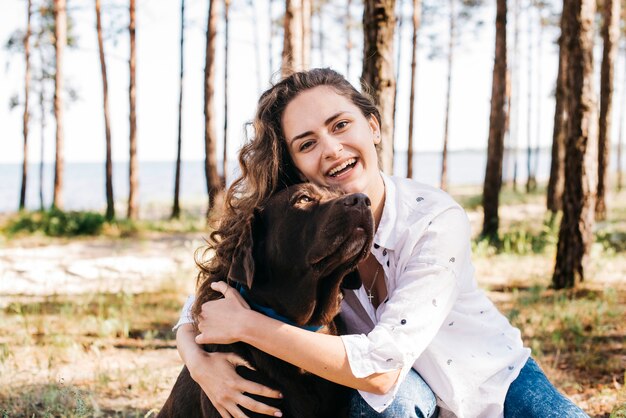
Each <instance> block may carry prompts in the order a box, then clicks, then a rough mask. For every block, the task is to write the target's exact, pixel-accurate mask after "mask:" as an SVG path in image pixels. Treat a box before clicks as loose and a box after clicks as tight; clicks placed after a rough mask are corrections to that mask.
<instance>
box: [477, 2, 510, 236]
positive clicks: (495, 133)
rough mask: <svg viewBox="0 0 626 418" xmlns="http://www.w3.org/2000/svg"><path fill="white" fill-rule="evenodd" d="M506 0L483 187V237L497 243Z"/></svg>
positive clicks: (499, 22)
mask: <svg viewBox="0 0 626 418" xmlns="http://www.w3.org/2000/svg"><path fill="white" fill-rule="evenodd" d="M506 11H507V10H506V0H498V2H497V13H496V46H495V57H494V62H493V79H492V85H491V114H490V116H489V140H488V146H487V167H486V170H485V182H484V186H483V210H484V215H485V216H484V220H483V230H482V233H481V235H482V236H484V237H487V238H489V239H490V240H491V241H496V240H497V238H498V226H499V217H498V207H499V198H500V189H501V187H502V160H503V157H504V132H505V130H506V114H507V108H506V106H507V102H506V85H507V76H506V73H507V71H506V66H507V59H506V55H507V53H506V52H507V51H506Z"/></svg>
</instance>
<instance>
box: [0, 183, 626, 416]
mask: <svg viewBox="0 0 626 418" xmlns="http://www.w3.org/2000/svg"><path fill="white" fill-rule="evenodd" d="M475 192H476V191H475V190H473V189H459V190H457V191H456V193H455V195H456V197H457V198H458V199H459V200H460V201H461V202H462V203H463V204H464V205H465V206H466V207H467V208H468V210H469V215H470V219H471V220H472V225H473V227H474V229H475V230H478V228H479V227H480V211H479V210H478V209H479V208H478V209H477V202H479V201H478V200H477V198H476V197H475ZM503 200H504V207H503V208H502V210H501V215H502V217H503V219H504V221H503V226H502V229H503V244H502V245H501V247H499V248H493V247H489V246H488V245H486V243H481V242H477V243H475V246H474V258H475V266H476V270H477V277H478V279H479V282H480V283H481V286H482V287H483V288H484V289H485V290H486V291H487V292H488V293H489V295H490V297H491V298H492V300H494V302H495V303H496V304H497V305H498V307H499V308H500V309H501V310H502V312H504V313H505V314H506V315H507V316H508V317H509V318H510V320H511V321H512V323H513V324H514V325H516V326H518V327H519V328H520V329H521V330H522V335H523V339H524V342H525V343H526V345H528V346H529V347H531V348H532V350H533V355H534V356H535V358H536V359H537V360H538V362H539V363H540V364H541V366H542V367H543V368H544V370H545V371H546V373H547V375H548V376H549V377H550V379H551V380H552V381H553V382H554V383H555V385H556V386H557V387H558V388H559V389H560V390H561V391H563V392H564V393H566V394H567V395H568V396H569V397H571V398H572V399H573V400H575V401H576V403H578V404H579V405H580V406H581V407H583V408H584V409H585V411H587V412H588V413H589V414H590V415H591V416H594V417H608V416H609V415H610V414H611V412H612V411H613V415H612V416H615V417H626V388H625V386H624V380H625V377H626V376H625V368H626V348H625V346H624V343H625V341H626V321H624V318H626V280H625V277H624V272H626V257H625V255H626V252H625V249H624V247H623V245H624V239H623V238H624V236H625V235H626V195H624V194H622V195H620V196H617V197H616V198H614V199H613V200H612V201H613V205H612V207H611V212H610V214H609V219H608V220H607V221H605V222H603V223H600V224H598V225H597V227H596V230H597V231H596V236H597V238H598V242H597V243H596V244H595V245H594V247H593V249H592V257H591V262H590V267H589V270H588V273H589V278H588V280H587V281H586V282H585V283H583V285H582V286H581V287H580V288H579V289H577V290H575V291H572V290H570V291H554V290H551V289H550V288H549V284H550V277H551V272H552V268H553V260H554V243H555V241H556V240H555V231H556V227H554V226H551V225H550V219H549V218H548V217H547V215H546V214H545V212H544V210H543V198H542V195H541V194H539V193H538V194H535V195H531V196H521V195H517V194H514V193H512V192H506V193H505V194H504V199H503ZM164 229H167V228H166V227H164ZM44 243H45V242H44ZM41 244H42V242H41V240H40V239H38V240H37V244H36V245H41ZM10 245H11V246H16V245H35V244H34V243H33V238H32V237H23V238H19V239H18V240H17V241H16V240H13V241H11V242H10ZM193 280H194V279H193V277H189V274H188V273H185V274H183V273H179V274H172V275H170V276H168V277H166V278H164V279H163V281H162V284H161V285H160V287H158V289H157V290H153V291H151V292H144V293H136V294H131V293H115V294H108V293H92V294H87V295H81V296H71V295H64V294H63V293H62V289H60V290H59V293H58V294H57V295H53V296H38V297H33V296H31V297H27V296H11V297H2V298H1V300H0V417H31V416H36V417H40V416H42V417H43V416H66V417H87V416H116V417H145V416H152V415H154V413H155V412H156V410H157V409H156V408H158V407H159V406H160V405H161V404H162V403H163V402H164V400H165V398H166V397H167V394H168V393H169V389H170V388H171V386H172V384H173V381H174V379H175V377H176V375H177V374H178V371H179V369H180V365H181V362H180V360H179V358H178V355H177V353H176V350H175V343H174V335H173V334H172V332H171V330H170V328H171V326H172V324H173V323H174V322H175V321H176V319H177V317H178V311H179V309H180V306H181V304H182V302H183V301H184V298H185V297H186V294H187V293H188V292H189V289H190V288H192V286H193Z"/></svg>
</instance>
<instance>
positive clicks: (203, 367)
mask: <svg viewBox="0 0 626 418" xmlns="http://www.w3.org/2000/svg"><path fill="white" fill-rule="evenodd" d="M195 336H196V333H195V330H194V329H193V326H192V324H185V325H182V326H180V327H179V328H178V331H177V332H176V346H177V348H178V353H179V354H180V357H181V358H182V359H183V362H184V363H185V365H186V366H187V368H188V369H189V373H190V374H191V377H192V379H193V380H195V381H196V382H197V383H198V384H199V385H200V387H201V388H202V390H203V391H204V393H205V394H206V395H207V397H208V398H209V400H210V401H211V403H212V404H213V406H215V408H216V409H217V411H218V412H219V413H220V415H221V416H222V417H225V418H230V417H231V416H232V417H245V415H244V414H243V412H242V411H241V409H240V408H239V405H241V406H243V407H245V408H247V409H249V410H250V411H253V412H257V413H260V414H266V415H273V416H277V417H279V416H282V414H281V412H280V410H278V409H276V408H273V407H271V406H268V405H265V404H263V403H261V402H257V401H256V400H254V399H252V398H250V397H249V396H246V395H244V392H247V393H250V394H255V395H260V396H265V397H269V398H280V397H281V396H282V395H281V393H280V392H279V391H277V390H274V389H270V388H268V387H266V386H263V385H260V384H258V383H255V382H251V381H249V380H246V379H244V378H242V377H241V376H239V375H238V374H237V372H236V371H235V367H237V366H246V367H250V365H249V364H248V363H246V361H245V360H243V359H242V358H241V357H239V356H237V355H236V354H233V353H208V352H206V351H204V350H203V349H202V347H201V346H199V345H198V344H197V343H196V341H195Z"/></svg>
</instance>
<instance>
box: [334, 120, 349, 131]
mask: <svg viewBox="0 0 626 418" xmlns="http://www.w3.org/2000/svg"><path fill="white" fill-rule="evenodd" d="M346 126H348V121H345V120H342V121H340V122H338V123H337V124H336V125H335V130H338V129H343V128H345V127H346Z"/></svg>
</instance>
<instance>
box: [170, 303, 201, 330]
mask: <svg viewBox="0 0 626 418" xmlns="http://www.w3.org/2000/svg"><path fill="white" fill-rule="evenodd" d="M195 300H196V297H195V296H194V295H190V296H188V297H187V300H186V301H185V305H183V308H182V309H181V311H180V317H179V318H178V322H177V323H176V325H174V328H172V331H174V332H176V331H177V330H178V328H180V327H181V326H182V325H185V324H191V323H193V318H192V317H191V307H192V306H193V303H194V301H195Z"/></svg>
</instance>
